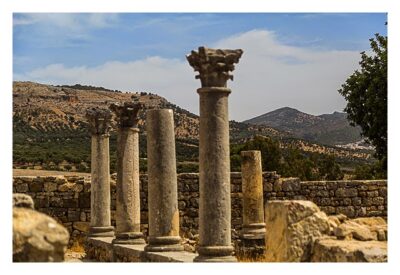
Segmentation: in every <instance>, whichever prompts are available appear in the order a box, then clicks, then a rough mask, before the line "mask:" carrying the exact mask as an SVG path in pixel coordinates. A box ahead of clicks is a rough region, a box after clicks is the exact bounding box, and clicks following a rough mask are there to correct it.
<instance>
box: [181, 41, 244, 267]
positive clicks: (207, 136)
mask: <svg viewBox="0 0 400 275" xmlns="http://www.w3.org/2000/svg"><path fill="white" fill-rule="evenodd" d="M242 53H243V51H242V50H220V49H217V50H214V49H208V48H204V47H200V48H199V50H198V52H196V51H192V52H191V54H190V55H188V56H187V60H188V62H189V64H190V65H191V66H192V67H193V68H194V70H195V71H198V72H199V75H197V76H196V78H199V79H200V80H201V86H202V87H201V88H199V89H198V90H197V92H198V93H199V95H200V141H199V142H200V144H199V145H200V154H199V155H200V156H199V158H200V163H199V169H200V209H199V246H198V248H197V252H198V253H199V256H198V257H196V258H195V261H197V262H234V261H236V258H235V257H234V256H232V252H233V247H232V245H231V198H230V193H231V192H230V159H229V118H228V96H229V93H230V92H231V90H230V89H228V88H227V87H226V82H227V80H228V79H231V80H233V76H232V75H230V74H229V72H230V71H233V70H234V68H235V67H234V63H238V62H239V59H240V57H241V55H242Z"/></svg>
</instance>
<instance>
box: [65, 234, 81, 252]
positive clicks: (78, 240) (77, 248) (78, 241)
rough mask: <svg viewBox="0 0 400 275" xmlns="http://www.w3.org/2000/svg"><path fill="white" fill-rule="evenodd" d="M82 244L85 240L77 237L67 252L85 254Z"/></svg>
mask: <svg viewBox="0 0 400 275" xmlns="http://www.w3.org/2000/svg"><path fill="white" fill-rule="evenodd" d="M84 243H85V238H84V237H82V236H78V237H76V238H75V239H74V241H73V243H72V245H71V247H70V248H68V250H69V251H72V252H78V253H84V252H85V245H84Z"/></svg>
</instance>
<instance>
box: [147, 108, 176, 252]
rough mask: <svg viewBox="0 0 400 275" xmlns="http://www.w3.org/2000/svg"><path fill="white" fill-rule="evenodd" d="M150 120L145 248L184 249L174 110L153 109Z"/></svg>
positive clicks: (153, 249)
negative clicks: (147, 218)
mask: <svg viewBox="0 0 400 275" xmlns="http://www.w3.org/2000/svg"><path fill="white" fill-rule="evenodd" d="M146 124H147V171H148V207H149V237H148V245H147V246H146V247H145V251H182V250H183V246H182V245H181V244H180V242H181V238H180V237H179V209H178V183H177V175H176V157H175V132H174V115H173V112H172V110H170V109H161V110H149V111H147V117H146Z"/></svg>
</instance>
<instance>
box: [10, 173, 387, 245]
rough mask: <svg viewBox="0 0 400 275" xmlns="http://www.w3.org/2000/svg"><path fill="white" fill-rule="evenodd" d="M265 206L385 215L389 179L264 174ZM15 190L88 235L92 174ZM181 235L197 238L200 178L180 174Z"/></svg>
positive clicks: (234, 219)
mask: <svg viewBox="0 0 400 275" xmlns="http://www.w3.org/2000/svg"><path fill="white" fill-rule="evenodd" d="M115 182H116V175H115V174H114V175H112V176H111V221H112V225H115V206H116V205H115V203H116V183H115ZM263 186H264V203H266V202H267V201H268V200H292V199H297V200H310V201H313V202H314V203H315V204H316V205H318V206H319V207H320V209H321V210H322V211H324V212H325V213H326V214H328V215H334V214H340V213H343V214H345V215H347V216H348V217H350V218H356V217H371V216H380V217H386V216H387V181H386V180H368V181H366V180H364V181H363V180H361V181H304V182H301V181H300V180H299V179H297V178H280V177H279V175H277V174H276V173H275V172H264V173H263ZM241 190H242V179H241V173H240V172H234V173H231V211H232V212H231V213H232V214H231V225H232V229H233V230H232V239H233V240H235V239H237V238H238V237H239V235H238V234H239V232H240V230H241V227H242V193H241ZM13 192H14V193H25V194H28V195H30V196H31V197H32V198H33V200H34V203H35V208H36V209H37V210H38V211H40V212H43V213H46V214H48V215H49V216H51V217H53V218H55V219H56V220H57V221H59V222H60V223H62V224H63V225H64V226H65V227H66V228H67V229H68V231H69V232H70V234H71V236H72V237H73V238H75V237H77V236H79V235H81V234H82V233H83V232H88V230H89V221H90V176H88V177H78V176H51V177H49V176H46V177H26V176H25V177H14V178H13ZM140 193H141V194H140V197H141V230H142V231H143V233H144V234H145V235H147V228H148V226H147V224H148V212H147V211H148V208H147V175H146V174H142V175H140ZM178 207H179V215H180V235H181V236H182V237H186V238H189V239H196V238H197V236H196V234H198V226H199V224H198V223H199V218H198V207H199V175H198V174H197V173H185V174H178Z"/></svg>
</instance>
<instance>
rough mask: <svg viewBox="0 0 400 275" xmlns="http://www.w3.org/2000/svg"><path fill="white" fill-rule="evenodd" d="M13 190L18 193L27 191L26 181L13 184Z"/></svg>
mask: <svg viewBox="0 0 400 275" xmlns="http://www.w3.org/2000/svg"><path fill="white" fill-rule="evenodd" d="M15 190H16V191H17V192H18V193H26V192H28V191H29V187H28V184H27V183H20V184H17V185H16V186H15Z"/></svg>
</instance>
